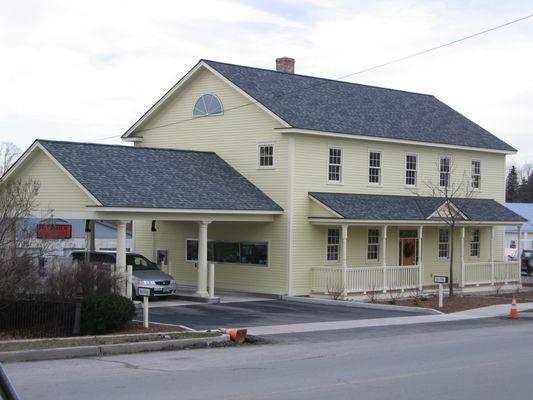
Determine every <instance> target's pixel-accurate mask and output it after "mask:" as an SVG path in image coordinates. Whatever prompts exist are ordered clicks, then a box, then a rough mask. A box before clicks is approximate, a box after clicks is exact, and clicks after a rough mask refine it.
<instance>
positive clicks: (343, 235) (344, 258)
mask: <svg viewBox="0 0 533 400" xmlns="http://www.w3.org/2000/svg"><path fill="white" fill-rule="evenodd" d="M341 239H342V246H341V267H342V295H343V296H346V294H347V293H348V292H347V290H346V289H347V288H346V286H347V283H348V282H347V279H348V260H347V258H348V257H347V256H348V225H341Z"/></svg>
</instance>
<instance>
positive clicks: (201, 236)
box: [196, 221, 209, 297]
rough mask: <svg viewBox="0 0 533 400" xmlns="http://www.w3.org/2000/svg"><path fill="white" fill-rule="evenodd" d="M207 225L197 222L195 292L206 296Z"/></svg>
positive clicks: (205, 222)
mask: <svg viewBox="0 0 533 400" xmlns="http://www.w3.org/2000/svg"><path fill="white" fill-rule="evenodd" d="M207 225H209V222H207V221H201V222H199V223H198V271H197V273H198V275H197V289H196V294H197V295H198V296H201V297H207V296H208V295H209V293H208V292H207Z"/></svg>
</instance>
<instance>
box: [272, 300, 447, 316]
mask: <svg viewBox="0 0 533 400" xmlns="http://www.w3.org/2000/svg"><path fill="white" fill-rule="evenodd" d="M282 300H284V301H295V302H298V303H311V304H323V305H328V306H341V307H356V308H370V309H375V310H389V311H407V312H412V313H417V314H424V315H436V314H443V313H442V312H441V311H438V310H435V309H433V308H424V307H409V306H395V305H393V304H374V303H363V302H361V301H345V300H329V299H316V298H311V297H295V296H283V298H282Z"/></svg>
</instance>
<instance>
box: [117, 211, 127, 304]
mask: <svg viewBox="0 0 533 400" xmlns="http://www.w3.org/2000/svg"><path fill="white" fill-rule="evenodd" d="M116 269H117V273H119V274H120V276H121V278H125V276H124V275H125V274H126V221H118V222H117V263H116ZM122 295H124V296H125V295H126V291H125V290H124V291H123V292H122Z"/></svg>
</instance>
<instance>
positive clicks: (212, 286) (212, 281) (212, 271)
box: [208, 263, 215, 298]
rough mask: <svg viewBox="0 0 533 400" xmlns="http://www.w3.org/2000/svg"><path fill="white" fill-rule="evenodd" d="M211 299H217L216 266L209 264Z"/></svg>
mask: <svg viewBox="0 0 533 400" xmlns="http://www.w3.org/2000/svg"><path fill="white" fill-rule="evenodd" d="M208 272H209V274H208V275H209V297H211V298H213V297H215V264H214V263H209V271H208Z"/></svg>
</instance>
